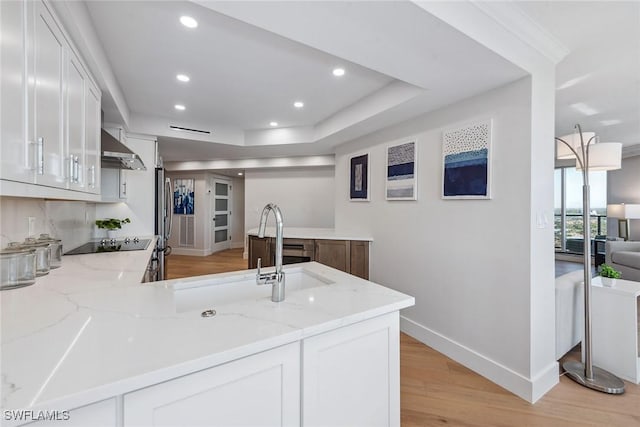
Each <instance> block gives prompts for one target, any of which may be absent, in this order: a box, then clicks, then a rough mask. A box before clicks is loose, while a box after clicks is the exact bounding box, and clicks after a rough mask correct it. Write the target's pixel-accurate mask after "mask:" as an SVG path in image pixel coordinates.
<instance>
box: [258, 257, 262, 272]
mask: <svg viewBox="0 0 640 427" xmlns="http://www.w3.org/2000/svg"><path fill="white" fill-rule="evenodd" d="M260 268H262V258H258V276H259V275H260Z"/></svg>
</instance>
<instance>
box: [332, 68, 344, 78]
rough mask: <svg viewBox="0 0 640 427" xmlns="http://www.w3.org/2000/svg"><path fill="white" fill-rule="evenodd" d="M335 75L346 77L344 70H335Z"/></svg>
mask: <svg viewBox="0 0 640 427" xmlns="http://www.w3.org/2000/svg"><path fill="white" fill-rule="evenodd" d="M333 75H334V76H336V77H340V76H344V68H334V69H333Z"/></svg>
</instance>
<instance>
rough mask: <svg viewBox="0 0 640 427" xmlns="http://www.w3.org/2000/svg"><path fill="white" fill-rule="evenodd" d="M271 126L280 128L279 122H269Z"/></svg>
mask: <svg viewBox="0 0 640 427" xmlns="http://www.w3.org/2000/svg"><path fill="white" fill-rule="evenodd" d="M269 126H271V127H275V126H278V122H269Z"/></svg>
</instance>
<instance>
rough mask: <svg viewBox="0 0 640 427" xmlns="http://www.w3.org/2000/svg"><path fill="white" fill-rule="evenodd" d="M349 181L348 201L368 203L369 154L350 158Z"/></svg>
mask: <svg viewBox="0 0 640 427" xmlns="http://www.w3.org/2000/svg"><path fill="white" fill-rule="evenodd" d="M350 164H351V168H350V179H349V199H350V200H351V201H362V202H368V201H369V182H370V175H369V153H366V154H360V155H356V156H353V157H351V160H350Z"/></svg>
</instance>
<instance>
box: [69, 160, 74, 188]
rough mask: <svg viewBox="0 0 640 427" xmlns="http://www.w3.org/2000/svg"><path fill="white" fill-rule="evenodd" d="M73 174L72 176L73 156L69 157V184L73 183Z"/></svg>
mask: <svg viewBox="0 0 640 427" xmlns="http://www.w3.org/2000/svg"><path fill="white" fill-rule="evenodd" d="M73 179H74V174H73V155H71V156H69V182H71V183H73V182H74V180H73Z"/></svg>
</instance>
